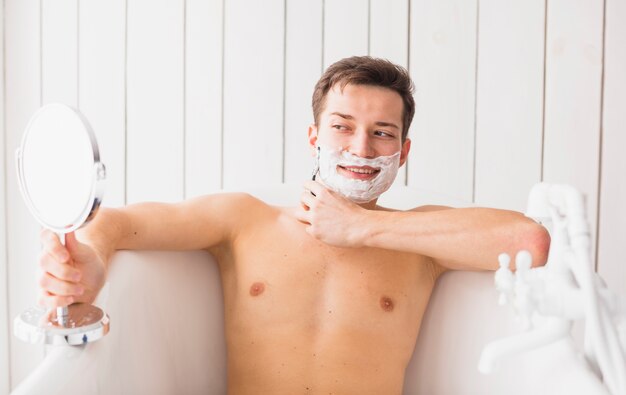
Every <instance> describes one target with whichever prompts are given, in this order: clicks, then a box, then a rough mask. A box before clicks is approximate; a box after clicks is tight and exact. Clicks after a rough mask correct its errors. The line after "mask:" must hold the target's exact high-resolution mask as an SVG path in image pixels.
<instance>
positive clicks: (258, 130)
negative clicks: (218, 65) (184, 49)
mask: <svg viewBox="0 0 626 395" xmlns="http://www.w3.org/2000/svg"><path fill="white" fill-rule="evenodd" d="M225 7H226V9H225V21H224V23H225V33H224V34H225V37H224V39H225V44H224V45H225V48H224V151H223V152H224V154H223V155H224V170H223V171H224V186H225V187H226V188H233V187H235V186H239V185H250V184H262V183H276V182H280V181H281V179H282V165H283V72H284V70H283V65H284V64H283V59H284V11H285V7H284V0H271V1H264V2H248V1H243V0H232V1H227V2H226V3H225Z"/></svg>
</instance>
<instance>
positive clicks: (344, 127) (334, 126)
mask: <svg viewBox="0 0 626 395" xmlns="http://www.w3.org/2000/svg"><path fill="white" fill-rule="evenodd" d="M332 128H333V129H335V130H348V128H347V127H346V126H344V125H339V124H335V125H333V126H332Z"/></svg>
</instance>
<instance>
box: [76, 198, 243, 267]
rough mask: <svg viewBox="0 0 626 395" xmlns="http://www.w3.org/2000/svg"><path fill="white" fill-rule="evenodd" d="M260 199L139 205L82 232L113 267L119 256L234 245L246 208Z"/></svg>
mask: <svg viewBox="0 0 626 395" xmlns="http://www.w3.org/2000/svg"><path fill="white" fill-rule="evenodd" d="M253 200H254V198H253V197H251V196H250V195H247V194H244V193H228V194H215V195H205V196H201V197H197V198H193V199H188V200H185V201H183V202H180V203H174V204H170V203H153V202H149V203H137V204H131V205H128V206H125V207H122V208H117V209H110V208H102V209H101V210H100V212H99V213H98V214H97V215H96V217H95V219H94V220H93V221H92V222H91V223H89V224H88V225H87V226H85V227H84V228H82V229H80V230H79V231H77V236H78V240H79V241H82V242H84V243H87V244H90V245H92V246H93V247H94V248H95V249H97V250H98V251H99V253H100V254H102V256H103V258H104V260H105V261H107V262H108V261H109V259H110V257H111V255H112V254H113V253H114V252H115V251H116V250H198V249H207V248H210V247H214V246H217V245H219V244H222V243H225V242H228V241H230V240H232V239H233V238H234V237H235V235H236V233H237V231H238V230H239V228H240V226H241V222H242V221H241V220H242V219H243V217H244V212H247V210H246V209H245V208H247V207H248V206H250V205H251V204H253V203H252V202H253Z"/></svg>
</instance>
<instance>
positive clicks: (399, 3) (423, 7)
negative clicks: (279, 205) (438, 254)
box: [0, 0, 626, 394]
mask: <svg viewBox="0 0 626 395" xmlns="http://www.w3.org/2000/svg"><path fill="white" fill-rule="evenodd" d="M2 12H3V16H4V19H3V18H0V23H4V25H3V29H2V32H1V34H2V37H3V40H1V42H2V45H3V51H0V55H1V56H3V58H2V62H0V63H1V65H2V69H3V75H4V79H2V80H0V88H1V89H2V92H3V96H2V99H0V100H2V104H3V105H2V106H1V107H0V119H2V121H3V123H2V125H3V126H4V129H3V139H0V163H2V166H3V167H2V169H3V171H2V172H1V173H0V174H1V175H0V176H1V177H3V180H2V181H0V207H2V210H0V218H1V219H2V221H1V224H2V225H1V226H0V323H1V325H0V394H4V393H7V392H8V390H9V388H12V387H14V386H15V385H16V384H17V383H19V382H20V381H21V380H22V379H23V378H24V377H25V376H26V375H27V374H28V372H29V371H30V370H31V369H32V368H33V367H34V366H35V365H36V364H37V363H38V362H39V361H40V359H41V357H42V355H43V352H42V350H41V349H40V348H38V347H33V346H30V345H25V344H22V343H21V342H19V341H17V340H15V339H14V338H13V337H12V336H11V335H10V333H9V328H10V326H9V324H10V321H12V317H14V316H15V315H16V314H18V312H20V311H22V310H23V309H25V308H26V307H28V306H29V305H32V304H34V303H35V301H36V286H35V278H36V267H35V261H36V259H37V254H38V226H37V225H36V224H35V222H34V220H33V219H32V218H31V216H30V214H29V213H28V212H27V210H26V208H25V206H24V204H23V203H22V201H21V197H20V196H19V192H18V190H17V184H16V180H15V175H14V173H15V169H14V165H13V155H14V154H13V153H14V150H15V148H16V147H17V146H18V144H19V139H20V137H21V134H22V131H23V129H24V127H25V125H26V122H27V120H28V118H29V117H30V115H31V114H32V113H33V112H34V111H35V110H36V109H37V108H38V107H39V106H40V105H42V104H45V103H48V102H53V101H61V102H65V103H67V104H70V105H74V106H77V107H78V108H80V110H81V111H83V112H84V113H85V114H86V116H87V117H88V119H89V120H90V121H91V123H92V125H93V127H94V129H95V131H96V134H97V136H98V140H99V143H100V146H101V151H102V157H103V160H104V162H105V163H106V166H107V170H108V181H107V182H108V185H107V192H106V197H105V200H104V204H105V205H109V206H119V205H122V204H125V203H131V202H136V201H142V200H160V201H177V200H181V199H184V198H187V197H191V196H196V195H199V194H203V193H210V192H212V191H215V190H217V189H219V188H220V187H226V188H237V186H238V185H244V184H245V185H249V184H258V183H277V182H281V181H286V182H292V183H300V182H302V181H304V180H305V178H306V177H307V176H308V174H309V171H310V166H311V160H310V158H309V151H308V149H307V145H306V137H305V136H306V128H307V126H308V124H309V123H310V122H311V120H312V115H311V109H310V101H311V99H310V98H311V93H312V89H313V86H314V84H315V82H316V81H317V79H318V78H319V76H320V75H321V73H322V71H323V69H324V68H325V67H326V66H328V65H329V64H331V63H333V62H334V61H336V60H338V59H340V58H342V57H344V56H350V55H364V54H370V55H373V56H382V57H387V58H389V59H391V60H393V61H395V62H397V63H399V64H401V65H403V66H405V67H407V68H408V69H409V71H410V73H411V75H412V77H413V79H414V81H415V83H416V86H417V93H416V102H417V112H416V116H415V120H414V123H413V126H412V128H411V131H410V135H409V136H410V137H411V138H412V140H413V148H412V151H411V155H410V158H409V161H408V166H407V168H406V170H403V171H402V172H401V174H400V177H399V180H398V181H397V182H399V183H406V184H408V185H410V186H411V185H412V186H417V187H420V188H427V189H431V190H434V191H436V192H439V193H442V194H446V195H450V196H452V197H455V198H458V199H463V200H466V201H474V202H476V203H478V204H480V205H485V206H492V207H502V208H510V209H515V210H519V211H523V210H524V207H525V202H526V197H527V193H528V190H529V189H530V187H531V186H532V185H533V184H534V183H536V182H539V181H541V180H545V181H549V182H565V183H570V184H572V185H574V186H576V187H577V188H579V189H582V190H583V191H584V192H585V193H586V194H587V202H588V211H589V218H590V220H591V225H592V228H593V231H594V237H595V238H596V239H595V240H596V243H594V251H596V253H597V258H598V270H599V271H600V273H601V274H602V275H603V276H604V278H605V279H606V280H607V282H608V283H609V286H610V287H611V288H613V289H616V290H621V292H622V294H624V295H626V291H624V289H625V288H626V271H625V269H624V267H625V265H624V263H623V259H622V258H621V254H620V252H621V250H620V249H619V248H620V247H621V246H623V245H625V244H626V236H624V234H626V233H625V232H623V231H622V230H623V229H624V228H625V227H626V208H625V207H624V203H623V202H624V201H626V178H625V177H624V174H625V173H626V155H624V154H623V151H624V149H626V76H625V71H624V70H626V24H625V22H626V2H625V1H624V0H604V1H603V0H575V1H568V0H515V1H507V2H503V1H500V0H387V1H386V0H267V1H262V2H261V1H255V0H227V1H225V0H108V1H106V2H104V1H97V0H82V1H79V0H4V2H3V9H2Z"/></svg>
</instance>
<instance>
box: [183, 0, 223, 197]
mask: <svg viewBox="0 0 626 395" xmlns="http://www.w3.org/2000/svg"><path fill="white" fill-rule="evenodd" d="M222 16H223V0H210V1H205V0H187V6H186V26H185V48H186V50H185V51H186V56H185V103H186V106H185V125H186V127H185V129H186V139H185V143H186V148H185V152H186V155H185V179H186V182H185V188H186V190H185V196H186V197H192V196H198V195H202V194H205V193H209V192H212V191H216V190H218V189H219V188H220V186H221V174H222V75H223V71H222V61H223V57H222V53H223V52H222V48H223V34H222V33H223V20H222Z"/></svg>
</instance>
